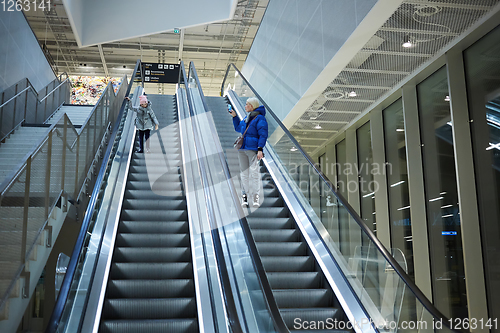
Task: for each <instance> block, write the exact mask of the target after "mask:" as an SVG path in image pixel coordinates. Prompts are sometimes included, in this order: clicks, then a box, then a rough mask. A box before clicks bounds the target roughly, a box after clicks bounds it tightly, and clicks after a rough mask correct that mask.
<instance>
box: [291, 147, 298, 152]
mask: <svg viewBox="0 0 500 333" xmlns="http://www.w3.org/2000/svg"><path fill="white" fill-rule="evenodd" d="M297 150H298V149H297V148H295V147H292V148H290V151H297Z"/></svg>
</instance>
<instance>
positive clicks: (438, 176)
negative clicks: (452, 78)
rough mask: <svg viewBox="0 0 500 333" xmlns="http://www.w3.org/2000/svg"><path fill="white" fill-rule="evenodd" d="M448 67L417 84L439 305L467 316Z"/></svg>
mask: <svg viewBox="0 0 500 333" xmlns="http://www.w3.org/2000/svg"><path fill="white" fill-rule="evenodd" d="M448 95H449V92H448V79H447V72H446V67H442V68H441V69H440V70H438V71H437V72H435V73H434V74H432V75H431V76H429V77H428V78H427V79H426V80H424V81H423V82H422V83H420V84H419V85H418V86H417V98H418V111H419V121H420V137H421V141H422V162H423V169H424V187H425V199H426V212H427V225H428V238H429V246H430V263H431V278H432V292H433V299H434V304H435V305H436V307H437V308H438V309H439V310H441V311H442V312H443V314H444V315H445V316H447V317H452V318H464V317H467V316H468V312H467V297H466V296H467V295H466V290H465V273H464V261H463V248H462V233H461V229H460V223H461V221H460V215H459V209H458V192H457V179H456V172H455V157H454V156H455V155H454V150H453V136H452V123H451V112H450V103H449V101H450V98H449V96H448Z"/></svg>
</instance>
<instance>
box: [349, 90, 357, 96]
mask: <svg viewBox="0 0 500 333" xmlns="http://www.w3.org/2000/svg"><path fill="white" fill-rule="evenodd" d="M356 96H358V94H356V92H355V91H354V90H353V91H351V92H350V93H349V97H356Z"/></svg>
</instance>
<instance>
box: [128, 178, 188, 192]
mask: <svg viewBox="0 0 500 333" xmlns="http://www.w3.org/2000/svg"><path fill="white" fill-rule="evenodd" d="M154 188H155V191H156V190H159V191H180V190H182V183H181V182H171V183H155V184H154ZM127 189H130V190H151V189H152V188H151V185H150V184H149V182H142V181H139V182H138V181H133V180H132V181H129V182H127Z"/></svg>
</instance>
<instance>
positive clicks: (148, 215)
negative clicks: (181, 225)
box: [121, 209, 187, 221]
mask: <svg viewBox="0 0 500 333" xmlns="http://www.w3.org/2000/svg"><path fill="white" fill-rule="evenodd" d="M121 218H122V219H123V220H127V221H142V220H146V221H186V220H187V212H186V211H185V210H169V211H150V210H142V209H141V210H138V209H135V210H132V209H124V210H122V215H121Z"/></svg>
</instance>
